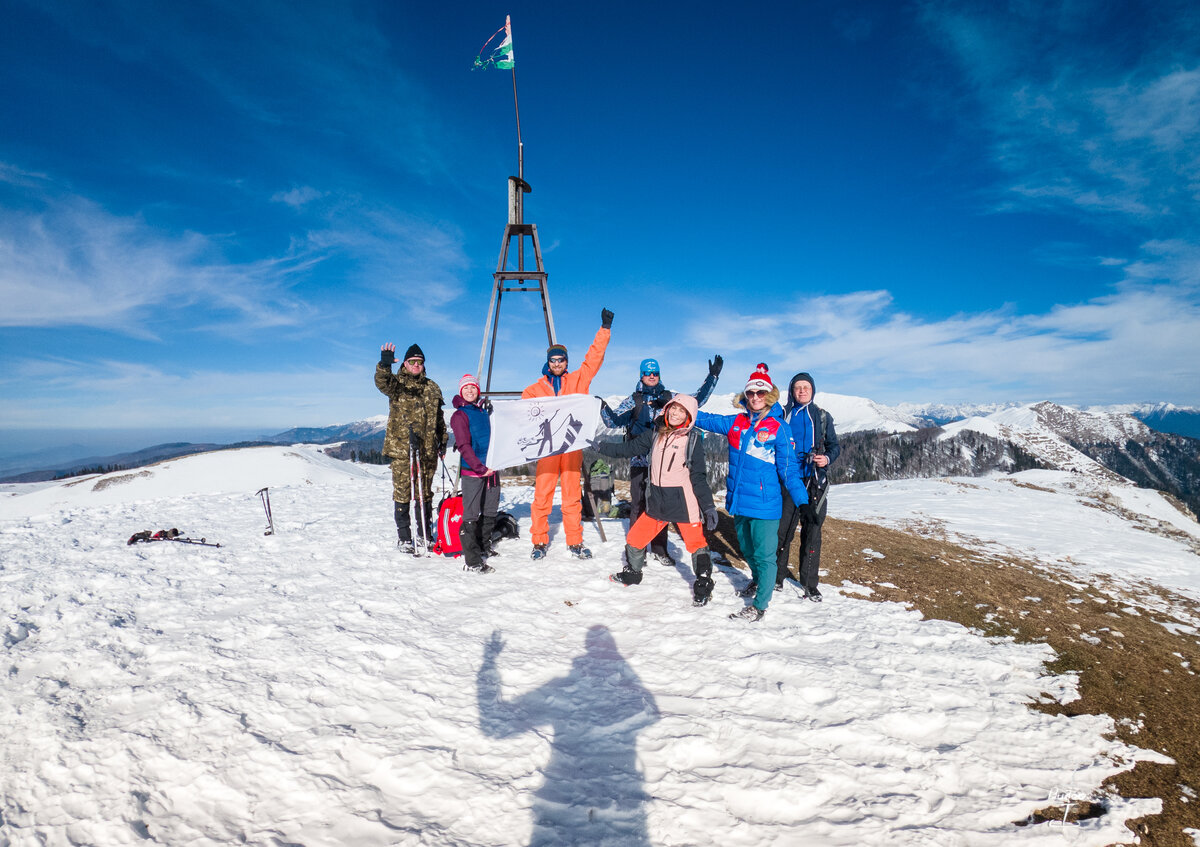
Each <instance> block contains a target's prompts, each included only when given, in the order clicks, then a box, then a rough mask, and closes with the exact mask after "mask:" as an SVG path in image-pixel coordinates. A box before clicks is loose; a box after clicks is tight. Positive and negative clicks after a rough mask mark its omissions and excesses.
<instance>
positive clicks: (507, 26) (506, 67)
mask: <svg viewBox="0 0 1200 847" xmlns="http://www.w3.org/2000/svg"><path fill="white" fill-rule="evenodd" d="M502 32H503V33H504V40H503V41H501V42H500V46H498V47H495V48H493V50H492V53H491V55H490V56H488V57H487V58H486V59H485V58H483V52H484V51H485V50H487V46H488V45H489V44H491V43H492V41H493V40H494V39H495V38H496V36H497V35H499V34H500V33H502ZM489 67H492V68H499V69H500V70H502V71H511V70H512V69H513V68H514V67H516V58H515V57H514V56H513V43H512V17H511V16H509V15H505V16H504V26H503V27H501V28H500V29H498V30H496V32H495V33H493V34H492V37H491V38H489V39H488V40H487V41H485V42H483V46H482V47H480V48H479V55H478V56H476V57H475V67H474V70H486V69H487V68H489Z"/></svg>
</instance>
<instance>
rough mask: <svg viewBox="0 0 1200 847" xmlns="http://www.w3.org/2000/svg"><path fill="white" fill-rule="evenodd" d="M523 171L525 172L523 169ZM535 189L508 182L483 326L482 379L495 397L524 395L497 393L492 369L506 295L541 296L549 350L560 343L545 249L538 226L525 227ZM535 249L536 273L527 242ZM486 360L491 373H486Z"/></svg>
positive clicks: (522, 182)
mask: <svg viewBox="0 0 1200 847" xmlns="http://www.w3.org/2000/svg"><path fill="white" fill-rule="evenodd" d="M522 170H523V168H522ZM532 190H533V189H532V188H531V187H530V185H529V183H527V182H526V181H525V180H524V179H522V178H521V177H519V176H510V177H509V178H508V224H507V225H505V227H504V239H503V240H502V241H501V242H500V260H499V261H498V262H497V263H496V272H495V273H494V274H492V300H491V304H490V305H489V306H488V315H487V321H486V322H485V323H484V325H483V346H482V348H481V349H480V351H479V371H478V374H479V378H480V379H481V380H482V381H483V382H482V386H481V388H482V391H483V394H485V395H489V396H492V397H519V396H520V394H521V392H520V391H493V390H492V367H493V364H494V363H495V359H496V335H497V331H498V330H499V328H500V304H501V302H502V301H503V298H504V295H505V294H507V293H510V292H518V291H524V292H529V293H535V294H539V295H541V298H542V314H543V315H544V316H545V319H546V339H547V346H549V345H550V344H554V343H556V342H557V338H556V337H555V333H554V313H553V312H551V311H550V291H549V290H548V289H547V287H546V277H547V274H546V266H545V265H544V264H542V245H541V242H539V241H538V232H537V224H527V223H525V219H524V218H525V195H526V194H528V193H529V192H530V191H532ZM514 238H515V239H516V240H517V266H516V268H509V267H508V265H509V258H508V255H509V251H510V250H511V249H512V242H513V239H514ZM526 238H528V239H529V240H530V243H531V246H532V247H533V260H534V267H535V268H536V270H534V269H530V268H526V267H525V239H526ZM485 360H486V364H487V369H486V370H484V363H485Z"/></svg>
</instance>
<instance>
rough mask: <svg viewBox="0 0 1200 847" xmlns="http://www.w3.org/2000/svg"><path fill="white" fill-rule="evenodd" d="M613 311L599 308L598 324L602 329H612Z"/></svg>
mask: <svg viewBox="0 0 1200 847" xmlns="http://www.w3.org/2000/svg"><path fill="white" fill-rule="evenodd" d="M612 319H613V313H612V312H611V311H610V310H609V309H601V310H600V326H601V327H603V328H604V329H612Z"/></svg>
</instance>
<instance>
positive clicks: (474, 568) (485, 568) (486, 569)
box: [463, 562, 496, 573]
mask: <svg viewBox="0 0 1200 847" xmlns="http://www.w3.org/2000/svg"><path fill="white" fill-rule="evenodd" d="M463 570H464V571H469V572H471V573H494V572H495V570H496V569H495V568H493V567H492V566H491V565H489V564H485V563H483V562H480V563H479V564H478V565H472V564H470V563H467V564H465V565H463Z"/></svg>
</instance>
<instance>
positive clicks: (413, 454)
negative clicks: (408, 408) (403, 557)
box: [408, 429, 429, 555]
mask: <svg viewBox="0 0 1200 847" xmlns="http://www.w3.org/2000/svg"><path fill="white" fill-rule="evenodd" d="M408 460H409V473H408V475H409V477H410V478H411V479H412V481H413V484H414V485H416V487H417V491H416V494H417V496H416V498H415V500H416V502H417V507H418V514H417V529H419V530H421V542H422V543H423V544H424V545H425V554H426V555H429V522H428V521H427V520H425V476H424V474H422V473H421V449H420V442H419V441H418V440H417V434H416V432H414V431H413V430H411V429H410V430H409V431H408ZM413 468H415V469H416V472H415V474H414V472H413Z"/></svg>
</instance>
